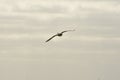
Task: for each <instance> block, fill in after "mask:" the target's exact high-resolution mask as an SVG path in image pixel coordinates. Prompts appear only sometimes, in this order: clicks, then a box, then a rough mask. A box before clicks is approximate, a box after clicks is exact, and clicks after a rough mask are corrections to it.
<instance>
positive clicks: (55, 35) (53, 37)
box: [45, 34, 57, 42]
mask: <svg viewBox="0 0 120 80" xmlns="http://www.w3.org/2000/svg"><path fill="white" fill-rule="evenodd" d="M55 36H57V34H56V35H54V36H52V37H51V38H49V39H48V40H46V41H45V42H48V41H50V40H51V39H52V38H54V37H55Z"/></svg>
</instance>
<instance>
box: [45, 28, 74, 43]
mask: <svg viewBox="0 0 120 80" xmlns="http://www.w3.org/2000/svg"><path fill="white" fill-rule="evenodd" d="M68 31H75V30H66V31H62V32H60V33H57V34H55V35H53V36H52V37H51V38H49V39H48V40H46V41H45V42H48V41H50V40H51V39H52V38H54V37H56V36H59V37H61V36H62V35H63V33H65V32H68Z"/></svg>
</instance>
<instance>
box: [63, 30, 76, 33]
mask: <svg viewBox="0 0 120 80" xmlns="http://www.w3.org/2000/svg"><path fill="white" fill-rule="evenodd" d="M68 31H75V30H66V31H62V32H61V33H65V32H68Z"/></svg>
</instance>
